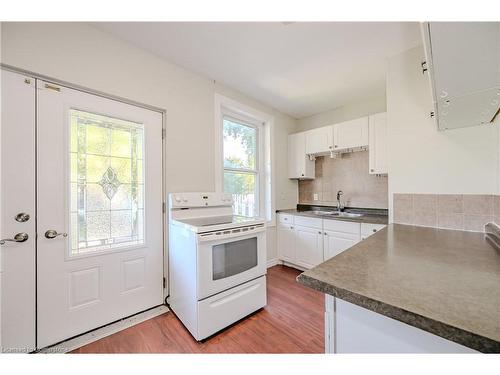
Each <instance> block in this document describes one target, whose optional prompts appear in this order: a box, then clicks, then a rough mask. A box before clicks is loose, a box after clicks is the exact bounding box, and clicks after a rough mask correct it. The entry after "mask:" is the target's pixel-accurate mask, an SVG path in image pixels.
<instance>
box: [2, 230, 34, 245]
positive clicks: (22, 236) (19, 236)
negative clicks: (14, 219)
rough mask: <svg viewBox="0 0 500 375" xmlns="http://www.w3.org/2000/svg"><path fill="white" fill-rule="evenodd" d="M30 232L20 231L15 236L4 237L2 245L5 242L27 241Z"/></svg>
mask: <svg viewBox="0 0 500 375" xmlns="http://www.w3.org/2000/svg"><path fill="white" fill-rule="evenodd" d="M28 238H29V237H28V233H24V232H21V233H18V234H16V235H15V236H14V238H4V239H3V240H0V245H4V244H5V242H25V241H27V240H28Z"/></svg>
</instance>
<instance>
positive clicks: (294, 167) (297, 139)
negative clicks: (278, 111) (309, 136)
mask: <svg viewBox="0 0 500 375" xmlns="http://www.w3.org/2000/svg"><path fill="white" fill-rule="evenodd" d="M314 173H315V168H314V161H311V160H309V157H308V156H307V154H306V136H305V133H295V134H290V135H289V136H288V178H295V179H313V178H314V177H315V175H314Z"/></svg>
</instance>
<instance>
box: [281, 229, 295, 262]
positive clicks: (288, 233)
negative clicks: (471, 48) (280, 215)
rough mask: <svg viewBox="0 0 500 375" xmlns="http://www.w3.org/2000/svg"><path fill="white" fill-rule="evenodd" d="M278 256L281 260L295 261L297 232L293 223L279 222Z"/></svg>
mask: <svg viewBox="0 0 500 375" xmlns="http://www.w3.org/2000/svg"><path fill="white" fill-rule="evenodd" d="M278 257H279V258H280V259H281V260H285V261H287V262H291V263H294V262H295V232H294V228H293V222H292V223H291V224H282V223H280V224H278Z"/></svg>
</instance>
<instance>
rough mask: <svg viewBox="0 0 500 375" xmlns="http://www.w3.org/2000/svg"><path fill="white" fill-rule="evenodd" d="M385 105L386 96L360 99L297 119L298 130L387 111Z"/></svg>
mask: <svg viewBox="0 0 500 375" xmlns="http://www.w3.org/2000/svg"><path fill="white" fill-rule="evenodd" d="M385 107H386V106H385V96H377V97H372V98H367V99H365V100H359V101H357V102H355V103H351V104H348V105H345V106H342V107H338V108H334V109H332V110H330V111H326V112H321V113H318V114H316V115H313V116H309V117H304V118H302V119H299V120H297V131H304V130H309V129H314V128H320V127H322V126H326V125H332V124H336V123H338V122H342V121H348V120H353V119H356V118H360V117H363V116H367V115H371V114H374V113H379V112H385Z"/></svg>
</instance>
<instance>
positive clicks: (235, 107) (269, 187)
mask: <svg viewBox="0 0 500 375" xmlns="http://www.w3.org/2000/svg"><path fill="white" fill-rule="evenodd" d="M214 103H215V108H214V127H215V132H214V133H215V142H214V144H215V191H216V192H222V191H223V174H222V173H223V164H222V152H223V150H222V147H223V145H222V117H223V115H224V112H229V113H228V114H230V113H233V114H236V115H240V116H242V117H244V118H248V119H249V120H250V121H252V122H256V123H258V124H260V125H262V127H261V130H262V132H261V133H262V134H261V136H262V135H263V136H264V137H263V138H264V139H263V142H264V144H263V148H264V150H263V152H261V157H262V155H263V156H264V160H263V168H264V169H263V170H260V171H259V172H260V175H261V176H264V177H265V179H264V182H263V184H259V185H260V186H259V187H261V186H262V187H263V190H264V194H263V195H262V194H259V195H260V197H259V201H260V204H261V207H259V214H260V215H261V216H265V218H266V221H267V225H268V226H274V225H276V212H275V211H276V210H275V202H276V199H275V183H274V181H276V180H275V168H274V163H275V162H274V147H272V146H273V144H274V117H273V116H271V115H269V114H267V113H264V112H261V111H258V110H256V109H254V108H251V107H249V106H247V105H245V104H242V103H240V102H237V101H235V100H233V99H230V98H227V97H225V96H223V95H221V94H218V93H215V95H214ZM260 143H261V142H260ZM261 197H262V198H263V199H264V201H263V202H262V201H261ZM262 206H263V207H264V209H265V215H263V213H262V212H261V210H262Z"/></svg>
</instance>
